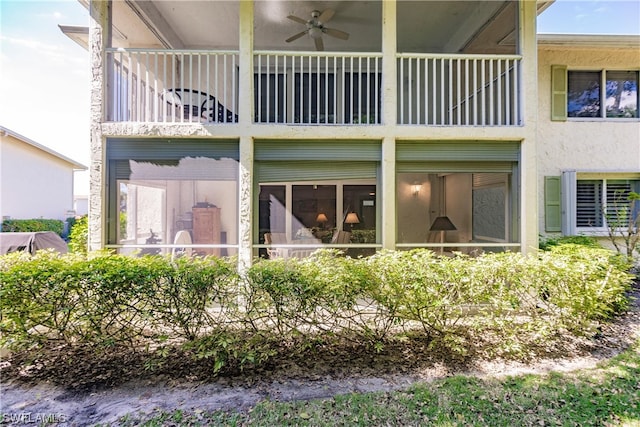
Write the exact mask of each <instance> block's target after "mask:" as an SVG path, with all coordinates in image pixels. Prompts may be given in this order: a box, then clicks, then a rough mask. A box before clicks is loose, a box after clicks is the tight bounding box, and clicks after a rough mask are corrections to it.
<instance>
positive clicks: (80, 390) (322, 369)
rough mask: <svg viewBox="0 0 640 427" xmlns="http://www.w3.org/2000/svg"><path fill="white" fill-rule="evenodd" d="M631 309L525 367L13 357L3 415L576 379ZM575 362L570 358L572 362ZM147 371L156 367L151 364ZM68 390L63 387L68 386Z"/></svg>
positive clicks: (608, 351) (342, 357)
mask: <svg viewBox="0 0 640 427" xmlns="http://www.w3.org/2000/svg"><path fill="white" fill-rule="evenodd" d="M632 297H635V299H634V300H632V305H631V308H630V310H629V311H628V312H627V313H626V314H624V315H622V316H619V317H618V318H617V319H616V320H615V321H614V322H613V323H611V324H607V325H605V326H603V327H602V328H601V330H599V331H598V333H596V334H595V335H594V336H593V337H590V338H588V339H575V340H569V341H566V340H562V341H560V340H559V341H558V345H557V346H556V347H554V348H545V349H538V351H537V352H536V353H535V354H532V356H531V358H530V359H529V360H527V361H526V362H522V361H513V360H511V361H509V360H504V359H500V360H498V359H496V358H493V357H485V356H487V355H486V354H483V353H482V352H481V351H480V350H478V349H482V348H483V346H478V347H477V348H476V351H472V352H471V353H468V354H466V355H464V356H461V355H459V354H457V353H452V352H450V351H447V349H446V348H437V347H436V348H434V347H433V346H431V347H429V348H428V349H427V346H428V343H420V342H410V343H404V344H403V343H398V344H395V345H391V346H389V347H386V348H385V349H384V351H382V352H380V353H379V354H376V355H372V354H371V352H364V351H362V350H363V349H361V348H358V347H357V346H353V347H349V346H348V345H345V346H344V347H342V348H338V349H337V350H336V349H333V350H331V351H329V349H325V348H323V347H322V346H318V347H317V348H314V349H310V350H309V351H308V352H306V353H299V352H297V353H295V356H293V355H292V356H291V357H290V358H284V359H280V358H279V359H278V360H279V363H278V365H274V364H272V365H267V366H265V367H262V368H260V369H258V370H255V371H251V372H245V373H243V374H242V375H237V374H234V373H228V374H227V375H226V376H224V377H214V376H213V375H212V374H211V373H212V372H213V367H212V366H210V365H207V363H201V362H200V363H195V362H193V359H192V358H188V357H186V356H185V355H184V354H180V353H175V354H172V355H170V356H169V357H168V358H166V359H165V365H164V366H162V367H161V368H158V367H155V368H154V369H153V370H152V374H149V375H148V376H145V372H146V371H147V370H145V359H144V357H143V355H136V354H130V353H126V352H123V353H122V354H117V353H115V354H114V353H103V354H101V355H100V356H95V354H93V353H92V352H91V351H90V350H87V349H82V348H78V349H75V351H77V352H83V351H84V352H87V354H86V357H85V359H86V360H87V362H86V364H84V365H82V364H78V363H77V362H74V363H69V362H68V360H74V361H77V360H78V358H79V357H78V356H80V355H81V354H73V355H71V356H72V357H70V355H69V353H68V352H67V349H64V350H63V349H60V351H59V352H58V353H56V352H55V349H53V350H52V351H51V352H49V353H48V355H47V358H46V360H44V359H43V360H24V359H19V358H16V357H14V358H13V359H9V360H5V361H3V362H2V400H1V405H0V406H1V408H0V409H1V411H2V416H3V422H4V424H9V425H12V424H16V425H21V424H26V423H27V422H30V421H31V422H36V423H40V422H41V421H49V423H50V424H53V425H55V424H58V425H69V426H83V425H93V424H98V423H106V424H117V421H118V420H119V419H120V418H121V417H123V416H125V415H126V414H136V415H135V416H136V417H144V416H145V415H150V414H152V413H154V412H156V411H171V410H174V409H182V410H185V411H215V410H220V409H222V410H240V411H243V410H247V409H249V408H251V407H253V406H254V405H256V404H257V403H258V402H260V401H262V400H264V399H270V400H278V401H288V400H301V399H302V400H304V399H315V398H326V397H331V396H334V395H337V394H345V393H351V392H371V391H391V390H400V389H404V388H407V387H409V386H410V385H412V384H415V383H417V382H424V381H431V380H434V379H437V378H443V377H447V376H451V375H455V374H466V375H475V376H480V377H495V376H506V375H518V374H523V373H545V372H550V371H570V370H575V369H582V368H588V367H592V366H594V365H595V364H596V363H598V362H599V361H602V360H604V359H607V358H610V357H612V356H614V355H616V354H618V353H620V352H621V351H623V350H624V349H626V348H627V347H628V346H629V345H630V344H631V343H632V342H633V341H634V340H636V339H638V338H639V337H640V309H639V305H640V289H639V288H638V287H637V286H636V287H634V290H633V292H632ZM567 355H570V356H567ZM147 363H148V361H147ZM61 384H65V385H64V386H63V385H61Z"/></svg>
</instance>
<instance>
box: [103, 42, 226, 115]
mask: <svg viewBox="0 0 640 427" xmlns="http://www.w3.org/2000/svg"><path fill="white" fill-rule="evenodd" d="M107 63H108V64H109V65H108V66H109V67H110V70H111V80H110V81H111V87H110V88H108V93H109V108H108V120H111V121H116V122H171V123H175V122H178V123H180V122H202V123H209V122H213V123H233V122H237V121H238V117H237V106H238V82H237V67H238V52H223V51H202V50H179V51H170V50H161V49H158V50H153V49H126V50H125V49H109V50H107Z"/></svg>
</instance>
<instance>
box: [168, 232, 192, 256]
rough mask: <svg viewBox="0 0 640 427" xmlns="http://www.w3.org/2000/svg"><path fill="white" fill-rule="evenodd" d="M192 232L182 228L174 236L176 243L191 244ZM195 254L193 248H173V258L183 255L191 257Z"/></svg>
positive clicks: (174, 242)
mask: <svg viewBox="0 0 640 427" xmlns="http://www.w3.org/2000/svg"><path fill="white" fill-rule="evenodd" d="M192 243H193V242H192V240H191V234H190V233H189V232H188V231H187V230H180V231H178V232H177V233H176V236H175V237H174V238H173V244H174V245H191V244H192ZM192 254H193V248H173V249H171V260H174V259H175V258H178V257H181V256H187V257H190V256H191V255H192Z"/></svg>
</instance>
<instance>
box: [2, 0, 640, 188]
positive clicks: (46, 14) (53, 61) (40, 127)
mask: <svg viewBox="0 0 640 427" xmlns="http://www.w3.org/2000/svg"><path fill="white" fill-rule="evenodd" d="M58 24H69V25H88V14H87V11H86V9H85V8H84V7H83V6H82V5H80V3H78V2H77V1H76V0H50V1H33V0H0V125H2V126H5V127H7V128H9V129H11V130H13V131H15V132H17V133H19V134H22V135H24V136H26V137H28V138H30V139H33V140H35V141H36V142H38V143H40V144H43V145H46V146H48V147H50V148H52V149H54V150H56V151H58V152H59V153H61V154H63V155H65V156H67V157H70V158H72V159H74V160H76V161H79V162H81V163H84V164H85V165H89V111H88V110H89V60H88V55H87V52H86V51H85V50H84V49H82V48H81V47H80V46H78V45H77V44H76V43H74V42H73V41H71V40H70V39H68V38H67V37H66V36H65V35H63V34H62V32H61V31H60V30H59V29H58ZM538 32H539V33H577V34H636V35H640V0H556V2H555V3H554V4H553V5H551V6H550V7H549V8H548V9H547V10H546V11H545V12H544V13H543V14H542V15H541V16H540V17H539V19H538ZM87 177H88V174H86V173H84V174H80V175H78V176H77V177H76V194H87V193H88V178H87Z"/></svg>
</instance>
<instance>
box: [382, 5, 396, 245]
mask: <svg viewBox="0 0 640 427" xmlns="http://www.w3.org/2000/svg"><path fill="white" fill-rule="evenodd" d="M396 22H397V17H396V0H383V1H382V124H383V126H384V127H385V128H386V130H387V132H386V136H385V137H384V138H383V139H382V164H381V168H380V169H381V174H382V176H381V179H380V183H381V186H382V188H381V189H380V194H381V196H380V197H379V199H378V200H379V202H380V203H382V247H383V248H385V249H394V248H395V244H396V140H395V135H394V133H393V130H394V129H395V124H396V116H397V113H396V112H397V111H398V85H397V80H398V78H397V68H396V51H397V42H396V36H397V28H396V27H397V26H396Z"/></svg>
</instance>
